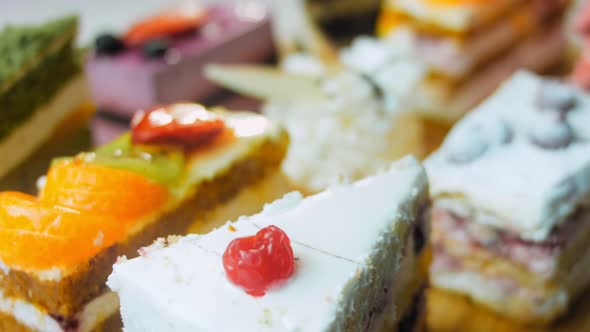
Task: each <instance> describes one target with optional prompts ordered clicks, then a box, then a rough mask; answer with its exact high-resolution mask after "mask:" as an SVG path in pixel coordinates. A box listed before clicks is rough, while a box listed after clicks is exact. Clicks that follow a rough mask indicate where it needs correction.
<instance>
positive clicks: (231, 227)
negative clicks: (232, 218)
mask: <svg viewBox="0 0 590 332" xmlns="http://www.w3.org/2000/svg"><path fill="white" fill-rule="evenodd" d="M227 229H229V231H230V232H235V231H236V228H235V227H234V226H232V225H228V226H227Z"/></svg>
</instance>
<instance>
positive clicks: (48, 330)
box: [0, 290, 119, 332]
mask: <svg viewBox="0 0 590 332" xmlns="http://www.w3.org/2000/svg"><path fill="white" fill-rule="evenodd" d="M118 309H119V299H118V297H117V295H116V294H115V293H112V292H107V293H105V294H103V295H101V296H99V297H97V298H95V299H94V300H92V301H91V302H89V303H88V304H86V306H85V307H84V309H82V311H81V312H80V313H79V314H78V315H77V317H76V319H77V320H78V324H79V325H78V329H77V331H78V332H90V331H92V330H93V329H94V328H95V327H96V326H98V325H99V324H100V323H102V322H103V321H105V320H106V319H107V318H109V317H110V316H112V315H113V314H116V313H117V310H118ZM0 313H4V314H6V315H9V316H12V317H13V318H14V319H15V320H16V321H17V322H19V323H20V324H22V325H24V326H27V327H28V328H30V329H32V330H36V331H43V332H63V331H64V329H63V328H62V327H61V326H60V324H59V322H58V321H57V320H56V318H54V317H52V316H51V315H50V314H49V313H47V312H46V311H44V310H43V309H40V308H39V307H38V306H36V305H34V304H32V303H29V302H27V301H26V300H23V299H18V298H9V297H4V295H3V291H2V290H0ZM66 319H67V318H66Z"/></svg>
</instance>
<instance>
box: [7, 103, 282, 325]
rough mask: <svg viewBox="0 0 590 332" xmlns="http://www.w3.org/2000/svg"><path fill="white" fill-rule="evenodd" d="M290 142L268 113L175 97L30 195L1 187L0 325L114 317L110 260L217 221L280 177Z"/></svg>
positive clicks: (63, 166)
mask: <svg viewBox="0 0 590 332" xmlns="http://www.w3.org/2000/svg"><path fill="white" fill-rule="evenodd" d="M287 142H288V138H287V136H286V134H285V133H284V131H283V130H282V129H281V128H280V127H278V126H276V125H275V124H273V123H271V122H270V121H268V120H267V119H266V118H264V117H263V116H260V115H256V114H252V113H245V112H227V111H224V110H220V109H217V110H215V111H214V112H211V111H208V110H205V109H204V108H203V107H202V106H200V105H197V104H174V105H169V106H167V107H160V108H156V109H153V110H151V111H145V112H144V111H141V112H138V113H137V116H136V117H135V118H134V122H133V126H132V130H131V132H130V133H128V134H125V135H123V136H121V137H120V138H118V139H116V140H115V141H113V142H112V143H109V144H107V145H105V146H102V147H100V148H99V149H97V150H95V151H93V152H88V153H81V154H79V155H76V156H74V157H65V158H60V159H56V160H55V161H54V162H53V164H52V166H51V168H50V170H49V172H48V173H47V176H46V177H45V178H44V179H43V180H42V181H40V182H41V190H40V193H39V195H38V196H37V197H34V196H30V195H25V194H21V193H16V192H1V193H0V238H1V239H2V241H0V261H1V262H3V263H2V265H1V266H2V268H1V269H0V327H1V329H2V330H7V331H14V330H18V331H20V330H24V331H93V330H96V329H99V328H100V327H101V326H102V324H103V323H104V324H116V323H117V321H120V320H118V319H117V314H118V311H117V308H118V302H117V297H116V296H114V295H113V294H112V293H109V292H108V291H107V287H106V285H105V282H106V279H107V277H108V275H109V274H110V273H111V271H112V265H113V263H114V262H115V261H116V259H117V257H118V256H121V255H128V256H133V255H134V254H136V252H137V250H138V249H139V248H140V247H142V246H145V245H149V244H150V243H152V242H153V241H154V240H155V239H156V238H158V237H162V236H167V235H170V234H186V233H187V232H188V229H189V228H190V227H196V226H193V223H195V222H197V223H198V226H199V227H200V229H201V230H202V231H208V230H209V229H211V227H214V226H218V225H219V224H215V223H214V222H211V221H210V220H209V218H208V216H209V215H216V214H217V213H218V212H217V211H218V210H224V209H225V203H228V202H230V201H231V200H232V199H234V198H235V197H237V196H239V194H241V193H242V192H244V191H246V190H250V189H254V188H255V187H256V186H257V185H258V184H259V183H264V182H265V181H267V180H268V179H270V178H272V177H273V176H275V175H274V174H276V173H277V172H278V169H279V166H280V163H281V160H282V158H283V156H284V154H285V151H286V146H287ZM263 198H265V197H263ZM266 199H272V198H266ZM250 204H252V205H253V206H254V204H258V206H260V208H262V204H263V203H261V202H259V201H254V202H252V201H251V202H250ZM232 218H235V216H233V217H232ZM222 222H225V220H223V221H222ZM207 227H209V229H207ZM105 329H106V330H110V329H112V326H111V327H108V328H107V327H105Z"/></svg>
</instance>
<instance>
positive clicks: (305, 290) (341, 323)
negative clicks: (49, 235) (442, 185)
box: [108, 157, 428, 332]
mask: <svg viewBox="0 0 590 332" xmlns="http://www.w3.org/2000/svg"><path fill="white" fill-rule="evenodd" d="M427 205H428V186H427V179H426V175H425V173H424V171H423V169H422V167H421V166H420V165H419V164H418V162H417V161H416V160H415V159H413V158H411V157H408V158H406V159H404V160H402V161H400V162H398V163H395V164H394V165H393V166H392V167H391V168H390V169H389V170H387V171H386V172H384V173H382V174H380V175H376V176H374V177H371V178H367V179H365V180H362V181H360V182H357V183H354V184H350V185H341V186H337V187H334V188H331V189H329V190H327V191H325V192H322V193H320V194H317V195H315V196H311V197H308V198H305V199H303V198H302V197H301V195H300V194H299V193H297V192H295V193H291V194H288V195H286V196H285V197H284V198H283V199H281V200H278V201H276V202H274V203H272V204H269V205H267V206H266V207H265V209H264V210H263V212H261V213H260V214H257V215H254V216H251V217H243V218H240V219H239V220H238V221H236V222H233V223H232V222H230V223H227V224H226V225H225V226H222V227H220V228H218V229H216V230H214V231H212V232H211V233H209V234H206V235H189V236H187V237H184V238H172V237H170V238H168V240H167V241H165V240H164V239H162V240H159V241H158V242H156V243H155V244H154V245H152V246H150V247H147V248H144V249H142V250H141V251H140V253H141V255H140V257H138V258H135V259H131V260H127V259H125V257H123V258H122V259H120V260H119V261H118V262H117V264H115V266H114V269H113V273H112V274H111V276H110V277H109V280H108V285H109V287H110V288H111V289H112V290H114V291H115V292H117V293H118V295H119V297H120V299H121V313H122V317H123V322H124V325H125V331H128V332H134V331H234V330H241V331H375V330H379V329H380V328H383V329H384V330H387V331H396V330H398V329H397V327H400V326H401V328H400V329H399V330H400V331H412V330H413V328H415V327H417V326H418V325H419V324H420V319H419V316H420V315H421V313H422V308H420V307H419V306H421V304H420V301H419V300H420V298H421V295H420V294H421V291H422V287H423V285H424V284H423V282H424V277H425V273H424V270H423V269H421V267H420V257H421V256H422V255H421V254H422V253H423V252H424V247H425V238H424V235H425V234H424V233H423V232H424V230H425V227H426V224H424V223H423V222H425V220H423V218H424V219H425V216H426V213H425V211H426V210H427ZM236 250H237V251H236ZM236 260H237V261H236ZM267 264H269V265H267ZM277 269H280V271H278V272H281V273H280V274H278V272H277ZM271 270H272V273H271V272H270V271H271ZM148 275H149V276H150V277H149V278H146V277H145V276H148ZM270 276H273V278H272V279H271V280H272V282H270V283H267V284H265V286H264V287H263V288H259V286H256V285H255V284H256V282H257V281H260V279H264V278H267V277H268V278H269V277H270ZM415 306H418V307H417V308H416V307H415ZM408 315H410V316H414V317H409V316H408ZM404 318H408V320H404ZM411 319H414V321H412V322H410V321H409V320H411Z"/></svg>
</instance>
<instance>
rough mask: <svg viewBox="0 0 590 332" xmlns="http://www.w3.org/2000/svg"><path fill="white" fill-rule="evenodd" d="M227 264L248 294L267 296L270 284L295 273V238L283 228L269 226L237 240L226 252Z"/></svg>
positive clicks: (230, 275)
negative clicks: (292, 245)
mask: <svg viewBox="0 0 590 332" xmlns="http://www.w3.org/2000/svg"><path fill="white" fill-rule="evenodd" d="M223 267H224V268H225V272H226V275H227V277H228V278H229V280H230V281H231V282H233V283H234V284H236V285H237V286H239V287H241V288H242V289H243V290H244V291H246V293H248V294H250V295H252V296H256V297H258V296H264V295H265V294H266V291H267V290H268V288H269V287H270V286H272V285H273V284H275V283H277V282H279V281H282V280H285V279H287V278H289V277H290V276H291V275H292V274H293V271H294V269H295V259H294V258H293V248H291V241H290V240H289V237H288V236H287V234H285V232H283V231H282V230H281V229H280V228H278V227H276V226H268V227H265V228H263V229H261V230H260V231H258V232H257V233H256V235H254V236H248V237H243V238H237V239H234V240H233V241H232V242H231V243H230V244H229V246H228V247H227V249H226V250H225V253H224V254H223Z"/></svg>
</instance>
